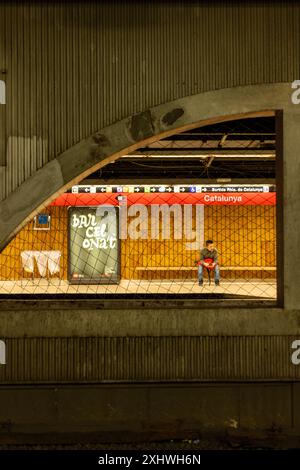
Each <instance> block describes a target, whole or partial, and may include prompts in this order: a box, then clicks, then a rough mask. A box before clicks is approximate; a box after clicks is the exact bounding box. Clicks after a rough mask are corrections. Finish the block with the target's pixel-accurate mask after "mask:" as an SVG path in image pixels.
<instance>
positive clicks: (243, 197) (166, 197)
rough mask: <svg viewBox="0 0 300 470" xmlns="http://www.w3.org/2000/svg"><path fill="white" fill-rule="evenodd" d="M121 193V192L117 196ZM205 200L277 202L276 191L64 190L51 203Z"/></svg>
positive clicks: (251, 203)
mask: <svg viewBox="0 0 300 470" xmlns="http://www.w3.org/2000/svg"><path fill="white" fill-rule="evenodd" d="M120 196H123V197H122V198H120ZM126 203H127V205H128V206H130V205H132V204H142V205H146V206H147V205H151V204H168V205H172V204H204V205H214V206H244V205H246V206H256V205H259V206H270V205H275V204H276V193H274V192H272V193H205V194H204V193H189V194H186V193H185V194H180V193H172V194H166V193H155V194H151V193H140V194H135V193H126V194H125V193H103V194H100V193H96V194H90V193H87V194H84V193H82V194H81V193H80V194H72V193H65V194H62V195H61V196H59V197H58V198H57V199H56V200H55V201H53V202H52V203H51V204H50V205H51V206H99V205H105V204H111V205H113V206H118V205H120V204H126Z"/></svg>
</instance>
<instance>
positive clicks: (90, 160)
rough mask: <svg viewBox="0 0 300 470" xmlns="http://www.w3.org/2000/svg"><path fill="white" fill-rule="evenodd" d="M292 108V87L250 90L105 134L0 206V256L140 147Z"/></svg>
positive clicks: (201, 98)
mask: <svg viewBox="0 0 300 470" xmlns="http://www.w3.org/2000/svg"><path fill="white" fill-rule="evenodd" d="M289 106H291V85H290V84H289V83H279V84H269V85H251V86H245V87H235V88H227V89H222V90H216V91H210V92H206V93H201V94H198V95H193V96H189V97H186V98H182V99H178V100H175V101H172V102H169V103H166V104H163V105H159V106H156V107H154V108H151V109H148V110H146V111H143V112H141V113H139V114H136V115H133V116H130V117H128V118H126V119H123V120H122V121H119V122H117V123H115V124H112V125H110V126H108V127H106V128H104V129H101V130H100V131H99V132H96V133H95V134H93V135H91V136H90V137H88V138H87V139H85V140H82V141H81V142H79V143H78V144H76V145H74V146H73V147H71V148H69V149H68V150H67V151H65V152H63V153H62V154H61V155H59V156H58V157H57V158H56V159H54V160H52V161H51V162H49V163H48V164H46V165H45V166H44V167H43V168H42V169H40V170H38V171H37V172H36V173H35V174H34V175H33V176H32V177H30V178H28V179H27V180H26V181H25V182H24V183H23V184H22V185H21V186H20V187H19V188H18V189H17V190H15V191H14V192H13V193H12V194H11V195H10V196H9V197H7V198H6V199H5V200H3V201H2V202H1V203H0V251H1V250H2V249H3V248H4V247H5V246H6V245H7V244H8V243H9V241H10V240H11V239H12V238H13V236H14V235H15V234H16V233H17V232H18V231H19V230H20V229H21V228H22V227H23V226H24V225H25V224H26V223H27V222H28V221H29V220H30V219H31V218H32V217H33V215H34V214H35V213H36V212H38V211H39V210H41V209H42V208H43V207H45V205H47V204H49V203H50V202H51V201H52V200H53V199H55V198H56V197H57V196H58V195H59V194H60V193H62V192H64V191H65V190H66V189H68V188H69V187H70V186H72V185H73V184H76V183H78V182H79V181H81V180H82V179H83V178H84V177H86V176H88V175H89V174H91V173H92V172H94V171H95V170H97V169H99V168H101V167H103V166H105V165H107V164H108V163H110V162H112V161H114V160H116V159H117V158H119V157H121V156H122V155H125V154H127V153H129V152H132V151H134V150H136V149H138V148H139V147H140V146H141V144H142V143H143V145H146V144H148V143H151V142H153V141H156V140H159V139H161V138H162V137H166V136H168V135H172V134H174V133H175V132H178V131H183V130H187V129H189V128H193V127H197V126H199V125H206V124H208V123H214V122H220V121H224V120H231V119H234V118H239V117H241V116H242V117H246V116H247V115H248V116H251V115H258V114H260V115H270V114H272V112H273V111H274V110H276V109H286V108H287V107H289ZM294 107H295V105H294Z"/></svg>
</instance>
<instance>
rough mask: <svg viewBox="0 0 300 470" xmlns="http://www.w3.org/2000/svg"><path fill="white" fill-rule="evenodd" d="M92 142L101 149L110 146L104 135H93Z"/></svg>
mask: <svg viewBox="0 0 300 470" xmlns="http://www.w3.org/2000/svg"><path fill="white" fill-rule="evenodd" d="M93 141H94V142H95V144H97V145H101V146H102V147H108V146H109V145H110V141H109V140H108V138H107V137H106V136H105V135H104V134H94V135H93Z"/></svg>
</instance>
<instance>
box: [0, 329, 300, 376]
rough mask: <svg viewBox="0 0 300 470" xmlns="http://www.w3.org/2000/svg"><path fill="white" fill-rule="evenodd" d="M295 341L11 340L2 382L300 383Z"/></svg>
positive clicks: (244, 338)
mask: <svg viewBox="0 0 300 470" xmlns="http://www.w3.org/2000/svg"><path fill="white" fill-rule="evenodd" d="M295 339H297V338H296V337H295V336H194V337H188V336H177V337H176V336H172V337H151V336H149V337H87V338H83V337H82V338H76V337H73V338H71V337H69V338H23V339H22V338H12V339H6V341H5V342H6V362H7V364H6V365H1V366H0V383H1V384H2V385H3V384H17V383H19V384H21V383H78V382H80V383H89V382H95V383H99V382H152V381H154V382H174V381H175V382H176V381H179V382H182V381H201V382H203V381H227V382H229V381H243V382H245V381H253V380H255V381H267V380H272V381H276V380H281V381H286V380H294V381H295V380H296V381H299V380H300V365H298V366H297V365H294V364H293V363H292V361H291V356H292V353H293V352H294V350H293V349H292V348H291V345H292V342H293V341H294V340H295Z"/></svg>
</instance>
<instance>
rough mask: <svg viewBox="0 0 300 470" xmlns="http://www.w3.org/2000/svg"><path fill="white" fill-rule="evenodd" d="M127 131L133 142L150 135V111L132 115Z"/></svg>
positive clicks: (151, 131)
mask: <svg viewBox="0 0 300 470" xmlns="http://www.w3.org/2000/svg"><path fill="white" fill-rule="evenodd" d="M129 132H130V136H131V137H132V139H133V140H134V141H135V142H138V141H139V140H144V139H147V138H148V137H152V136H153V125H152V118H151V113H150V111H144V112H142V113H139V114H135V115H134V116H132V118H131V121H130V128H129Z"/></svg>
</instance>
